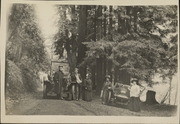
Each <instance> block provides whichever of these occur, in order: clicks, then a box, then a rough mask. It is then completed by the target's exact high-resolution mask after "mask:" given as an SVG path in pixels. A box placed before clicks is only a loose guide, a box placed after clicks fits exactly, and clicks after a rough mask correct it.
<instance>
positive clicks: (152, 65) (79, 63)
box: [54, 5, 178, 92]
mask: <svg viewBox="0 0 180 124" xmlns="http://www.w3.org/2000/svg"><path fill="white" fill-rule="evenodd" d="M56 8H57V10H58V15H59V17H60V18H59V21H58V24H57V25H58V27H59V30H58V33H57V34H56V35H55V36H54V41H55V42H54V44H55V48H56V49H55V53H56V54H57V55H59V57H60V58H61V57H62V55H63V51H64V49H65V50H66V51H67V57H68V62H69V65H70V72H73V70H74V68H75V67H79V68H80V73H81V75H82V77H83V78H85V74H86V73H85V72H86V68H87V67H88V68H90V69H91V71H92V75H93V77H92V78H93V82H94V88H95V89H97V91H98V92H99V91H100V89H101V87H102V85H103V81H104V77H105V75H106V74H109V75H111V77H112V79H111V80H112V81H113V82H117V81H122V82H125V83H129V82H128V79H129V78H130V77H136V78H138V79H140V80H144V81H146V82H147V83H148V85H149V86H152V84H153V83H156V82H153V81H152V77H153V75H155V74H156V73H160V74H162V77H163V78H169V79H170V80H172V76H173V75H174V74H175V73H176V72H177V39H178V34H177V25H178V21H177V6H98V5H94V6H93V5H92V6H89V5H87V6H86V5H78V6H77V5H66V6H65V5H63V6H61V5H57V6H56ZM121 77H124V78H123V79H122V78H121Z"/></svg>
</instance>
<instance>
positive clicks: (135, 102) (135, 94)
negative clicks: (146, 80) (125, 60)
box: [129, 79, 141, 112]
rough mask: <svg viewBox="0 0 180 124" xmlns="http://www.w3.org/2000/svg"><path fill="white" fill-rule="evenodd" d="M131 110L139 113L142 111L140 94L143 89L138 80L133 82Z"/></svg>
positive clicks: (130, 101)
mask: <svg viewBox="0 0 180 124" xmlns="http://www.w3.org/2000/svg"><path fill="white" fill-rule="evenodd" d="M129 90H130V100H129V110H131V111H135V112H139V111H140V98H139V97H140V93H141V89H140V86H139V85H138V80H136V79H134V80H132V81H131V87H130V88H129Z"/></svg>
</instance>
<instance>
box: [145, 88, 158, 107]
mask: <svg viewBox="0 0 180 124" xmlns="http://www.w3.org/2000/svg"><path fill="white" fill-rule="evenodd" d="M155 96H156V92H155V91H151V90H148V91H147V93H146V102H145V103H146V104H148V105H155V104H159V103H158V102H157V101H156V98H155Z"/></svg>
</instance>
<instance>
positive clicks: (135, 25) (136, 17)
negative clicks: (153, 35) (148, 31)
mask: <svg viewBox="0 0 180 124" xmlns="http://www.w3.org/2000/svg"><path fill="white" fill-rule="evenodd" d="M133 16H134V32H137V19H138V16H137V7H134V9H133Z"/></svg>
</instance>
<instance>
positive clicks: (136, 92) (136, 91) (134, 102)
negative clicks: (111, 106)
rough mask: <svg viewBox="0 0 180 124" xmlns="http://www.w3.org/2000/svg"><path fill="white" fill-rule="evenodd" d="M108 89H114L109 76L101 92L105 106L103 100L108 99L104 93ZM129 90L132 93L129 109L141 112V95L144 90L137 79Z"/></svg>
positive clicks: (132, 81) (131, 83) (132, 82)
mask: <svg viewBox="0 0 180 124" xmlns="http://www.w3.org/2000/svg"><path fill="white" fill-rule="evenodd" d="M107 87H109V88H111V89H113V88H114V84H113V83H112V82H111V81H110V76H109V75H107V76H106V80H105V82H104V85H103V87H102V90H101V95H100V97H101V98H102V104H105V103H104V100H103V99H106V98H105V95H103V93H104V90H106V88H107ZM128 89H129V91H130V99H129V102H128V108H129V110H131V111H135V112H139V111H140V95H141V93H142V90H141V88H140V85H139V82H138V80H137V79H133V80H131V82H130V87H129V88H128Z"/></svg>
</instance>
